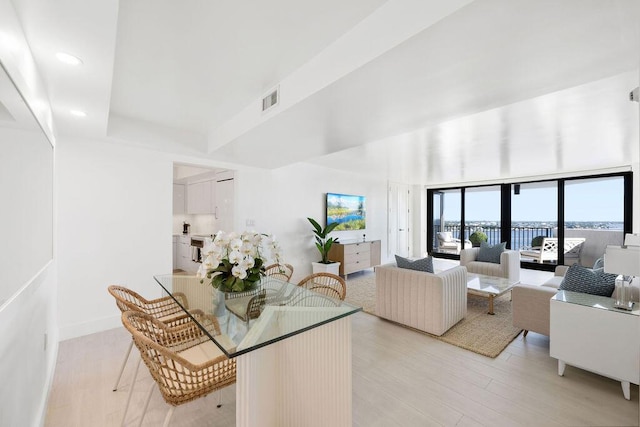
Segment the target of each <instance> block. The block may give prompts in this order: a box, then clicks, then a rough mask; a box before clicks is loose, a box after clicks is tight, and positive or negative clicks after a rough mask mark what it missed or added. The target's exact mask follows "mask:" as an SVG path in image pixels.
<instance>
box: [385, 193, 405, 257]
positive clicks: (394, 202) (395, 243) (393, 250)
mask: <svg viewBox="0 0 640 427" xmlns="http://www.w3.org/2000/svg"><path fill="white" fill-rule="evenodd" d="M410 194H411V193H410V189H409V186H408V185H405V184H396V183H389V195H388V209H389V212H388V213H389V215H388V218H389V224H388V235H389V240H388V245H387V248H388V255H389V256H392V255H400V256H403V257H407V256H409V254H410V253H411V248H410V246H411V242H410V240H409V224H410V216H409V214H410V209H409V201H410Z"/></svg>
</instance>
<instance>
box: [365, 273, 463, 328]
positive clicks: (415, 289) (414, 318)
mask: <svg viewBox="0 0 640 427" xmlns="http://www.w3.org/2000/svg"><path fill="white" fill-rule="evenodd" d="M375 273H376V314H377V315H378V316H380V317H382V318H385V319H388V320H391V321H392V322H397V323H401V324H403V325H406V326H409V327H411V328H415V329H419V330H421V331H425V332H428V333H430V334H433V335H437V336H440V335H442V334H444V333H445V332H446V331H447V330H449V328H451V327H452V326H453V325H455V324H456V323H458V322H459V321H460V320H462V319H463V318H464V317H465V316H466V315H467V269H466V268H465V267H459V266H458V267H454V268H451V269H449V270H445V271H442V272H440V273H435V274H434V273H426V272H423V271H415V270H409V269H405V268H398V267H397V266H396V265H395V264H385V265H381V266H378V267H376V268H375Z"/></svg>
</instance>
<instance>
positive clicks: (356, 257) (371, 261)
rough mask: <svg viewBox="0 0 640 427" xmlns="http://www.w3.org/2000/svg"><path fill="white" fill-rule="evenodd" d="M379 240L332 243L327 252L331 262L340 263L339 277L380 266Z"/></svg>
mask: <svg viewBox="0 0 640 427" xmlns="http://www.w3.org/2000/svg"><path fill="white" fill-rule="evenodd" d="M380 247H381V246H380V240H370V241H365V242H357V241H353V242H347V241H345V242H340V243H334V244H333V246H331V249H330V250H329V259H330V260H331V261H340V275H341V276H345V277H347V274H350V273H355V272H356V271H362V270H365V269H367V268H372V267H375V266H376V265H380Z"/></svg>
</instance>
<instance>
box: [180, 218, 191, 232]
mask: <svg viewBox="0 0 640 427" xmlns="http://www.w3.org/2000/svg"><path fill="white" fill-rule="evenodd" d="M189 227H191V224H187V222H186V221H182V234H189Z"/></svg>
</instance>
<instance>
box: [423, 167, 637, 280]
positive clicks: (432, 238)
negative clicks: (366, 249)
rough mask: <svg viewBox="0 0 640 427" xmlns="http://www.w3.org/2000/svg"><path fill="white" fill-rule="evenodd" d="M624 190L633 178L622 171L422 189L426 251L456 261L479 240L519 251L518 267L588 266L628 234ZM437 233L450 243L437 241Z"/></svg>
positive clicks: (627, 199)
mask: <svg viewBox="0 0 640 427" xmlns="http://www.w3.org/2000/svg"><path fill="white" fill-rule="evenodd" d="M631 185H632V173H631V172H624V173H617V174H607V175H597V176H586V177H571V178H560V179H554V180H545V181H530V182H521V183H512V184H496V185H492V186H473V187H457V188H444V189H429V190H428V191H427V193H428V199H427V200H428V212H427V213H428V215H427V216H428V218H427V220H428V223H429V227H428V235H427V239H428V240H427V241H428V242H429V243H430V247H429V250H430V251H431V252H433V253H434V254H436V255H438V256H444V257H450V258H457V257H458V256H459V253H460V250H461V249H464V248H465V247H468V246H471V245H477V244H479V243H480V242H481V241H483V240H485V239H486V241H487V242H488V243H489V244H496V243H500V242H506V243H507V247H508V248H511V249H513V250H518V251H520V255H521V262H522V265H523V266H525V267H532V268H542V269H546V270H551V269H553V268H554V267H555V266H556V265H558V264H565V265H571V264H573V263H575V262H578V263H580V264H582V265H585V266H592V265H593V263H594V262H595V261H596V260H597V259H598V258H600V257H602V256H603V254H604V250H605V248H606V246H607V245H610V244H616V245H620V244H622V241H623V239H624V234H625V233H629V232H631V229H632V224H631V221H632V206H631V194H632V189H631ZM443 232H445V236H444V237H448V238H451V239H453V242H449V243H447V242H443V239H442V237H443V236H442V235H443ZM474 233H475V234H474Z"/></svg>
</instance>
